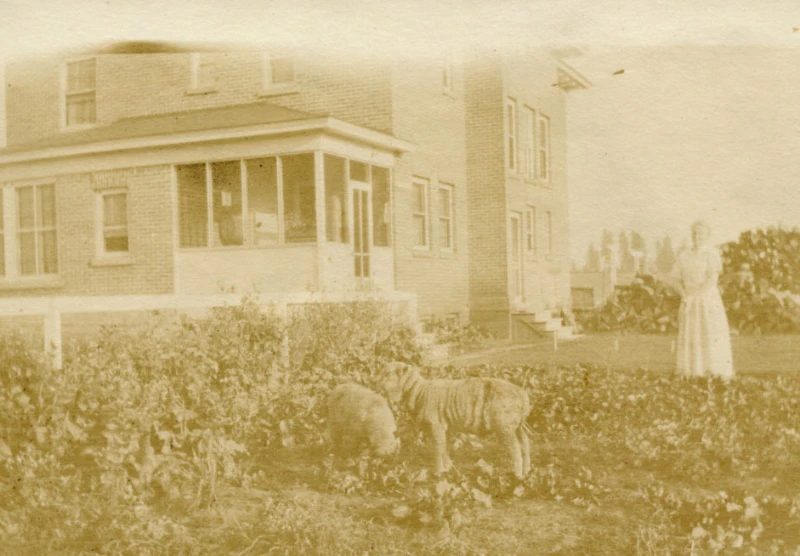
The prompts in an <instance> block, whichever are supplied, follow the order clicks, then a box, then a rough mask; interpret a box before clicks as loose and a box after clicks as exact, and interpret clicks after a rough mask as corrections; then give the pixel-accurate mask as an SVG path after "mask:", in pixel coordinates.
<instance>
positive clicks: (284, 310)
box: [277, 300, 290, 371]
mask: <svg viewBox="0 0 800 556" xmlns="http://www.w3.org/2000/svg"><path fill="white" fill-rule="evenodd" d="M277 305H278V315H279V317H280V320H281V324H282V325H283V337H282V338H281V349H280V359H281V365H282V366H283V368H284V370H286V371H288V370H289V363H290V359H289V304H288V303H286V301H284V300H280V301H278V304H277Z"/></svg>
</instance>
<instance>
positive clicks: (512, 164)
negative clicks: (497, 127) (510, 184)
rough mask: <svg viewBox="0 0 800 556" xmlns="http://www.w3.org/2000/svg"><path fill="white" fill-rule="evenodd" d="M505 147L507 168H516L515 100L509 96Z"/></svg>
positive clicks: (513, 169) (514, 169)
mask: <svg viewBox="0 0 800 556" xmlns="http://www.w3.org/2000/svg"><path fill="white" fill-rule="evenodd" d="M506 133H507V134H508V135H507V140H506V148H507V149H508V169H509V170H512V171H516V170H517V101H515V100H514V99H512V98H509V99H508V101H507V102H506Z"/></svg>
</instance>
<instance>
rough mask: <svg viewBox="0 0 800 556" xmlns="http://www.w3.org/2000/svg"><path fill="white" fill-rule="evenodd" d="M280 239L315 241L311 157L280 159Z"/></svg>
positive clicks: (315, 221)
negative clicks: (281, 181)
mask: <svg viewBox="0 0 800 556" xmlns="http://www.w3.org/2000/svg"><path fill="white" fill-rule="evenodd" d="M280 158H281V163H282V167H283V211H284V238H285V241H286V242H287V243H302V242H306V241H316V240H317V217H316V202H315V191H314V155H313V154H311V153H309V154H297V155H292V156H282V157H280Z"/></svg>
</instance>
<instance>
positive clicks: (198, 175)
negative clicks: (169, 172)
mask: <svg viewBox="0 0 800 556" xmlns="http://www.w3.org/2000/svg"><path fill="white" fill-rule="evenodd" d="M175 173H176V178H177V181H178V218H179V221H180V234H179V236H180V246H181V247H208V212H209V210H208V195H207V193H206V189H207V187H208V184H207V183H206V165H205V164H189V165H185V166H178V167H177V169H176V172H175Z"/></svg>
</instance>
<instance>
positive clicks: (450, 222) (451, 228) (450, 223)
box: [436, 183, 456, 253]
mask: <svg viewBox="0 0 800 556" xmlns="http://www.w3.org/2000/svg"><path fill="white" fill-rule="evenodd" d="M442 191H447V192H448V195H449V203H448V210H449V214H448V215H447V216H442V214H441V213H440V214H438V215H437V219H438V221H439V223H441V222H442V221H443V220H446V221H447V229H448V233H449V236H450V237H449V239H450V244H449V245H442V243H441V238H440V243H439V250H440V251H442V252H444V253H453V252H455V250H456V239H455V233H456V227H455V191H456V188H455V186H454V185H453V184H450V183H439V186H438V188H437V190H436V195H437V199H436V200H437V203H436V209H437V212H440V211H441V202H440V201H441V199H440V198H439V197H438V196H439V194H440V192H442Z"/></svg>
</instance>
